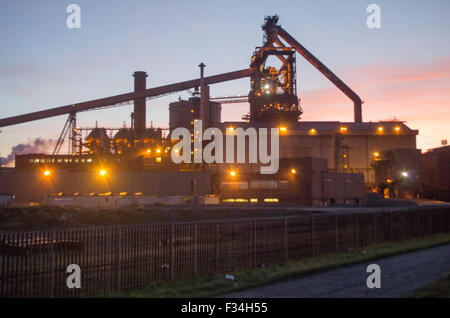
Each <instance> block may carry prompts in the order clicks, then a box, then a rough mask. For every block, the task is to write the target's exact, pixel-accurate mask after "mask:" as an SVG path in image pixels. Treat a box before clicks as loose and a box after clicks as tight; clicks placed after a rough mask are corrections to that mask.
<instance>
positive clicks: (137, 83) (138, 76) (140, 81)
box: [133, 72, 147, 134]
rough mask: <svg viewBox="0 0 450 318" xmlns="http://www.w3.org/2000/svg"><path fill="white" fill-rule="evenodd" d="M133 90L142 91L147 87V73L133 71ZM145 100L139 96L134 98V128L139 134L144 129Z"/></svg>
mask: <svg viewBox="0 0 450 318" xmlns="http://www.w3.org/2000/svg"><path fill="white" fill-rule="evenodd" d="M133 77H134V91H135V92H139V91H144V90H145V89H146V88H147V73H146V72H134V74H133ZM145 120H146V100H145V98H139V99H135V100H134V130H135V132H136V133H138V134H141V133H143V132H144V131H145Z"/></svg>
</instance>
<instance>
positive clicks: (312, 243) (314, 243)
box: [311, 214, 316, 256]
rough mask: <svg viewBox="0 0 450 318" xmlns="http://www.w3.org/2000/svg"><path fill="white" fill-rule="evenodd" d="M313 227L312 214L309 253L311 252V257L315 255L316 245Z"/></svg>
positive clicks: (312, 218)
mask: <svg viewBox="0 0 450 318" xmlns="http://www.w3.org/2000/svg"><path fill="white" fill-rule="evenodd" d="M314 227H315V225H314V214H313V215H311V252H312V256H314V255H315V253H316V249H315V245H316V235H315V228H314Z"/></svg>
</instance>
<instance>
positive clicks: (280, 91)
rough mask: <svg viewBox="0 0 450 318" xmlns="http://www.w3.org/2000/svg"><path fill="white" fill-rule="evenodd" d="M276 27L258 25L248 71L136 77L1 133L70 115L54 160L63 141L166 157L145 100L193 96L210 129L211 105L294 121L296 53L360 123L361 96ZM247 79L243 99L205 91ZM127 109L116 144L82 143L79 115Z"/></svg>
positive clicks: (103, 139)
mask: <svg viewBox="0 0 450 318" xmlns="http://www.w3.org/2000/svg"><path fill="white" fill-rule="evenodd" d="M277 23H278V16H277V15H274V16H269V17H266V18H265V23H264V24H263V25H262V30H263V31H264V42H263V45H262V46H261V47H257V48H256V49H255V51H254V53H253V56H252V58H251V62H250V67H249V68H247V69H242V70H238V71H233V72H227V73H223V74H218V75H213V76H204V67H205V64H203V63H201V64H200V65H199V67H200V78H196V79H193V80H188V81H183V82H178V83H174V84H168V85H163V86H158V87H153V88H147V87H146V78H147V76H148V75H147V73H146V72H135V73H134V74H133V76H134V91H133V92H129V93H125V94H120V95H115V96H109V97H105V98H100V99H95V100H90V101H85V102H81V103H75V104H70V105H66V106H61V107H56V108H48V109H45V108H46V107H43V108H44V110H40V111H36V112H32V113H28V114H23V115H18V116H13V117H8V118H3V119H0V127H6V126H11V125H17V124H22V123H26V122H30V121H35V120H40V119H45V118H50V117H55V116H61V115H68V119H67V121H66V124H65V125H64V129H63V131H62V132H61V135H60V137H59V139H58V141H57V144H56V147H55V150H54V152H53V155H58V153H59V151H60V149H61V147H62V145H63V143H64V140H65V139H66V137H68V139H69V154H71V155H73V154H78V155H82V154H89V155H92V154H95V153H97V152H98V153H101V154H102V155H104V154H107V155H108V156H109V155H120V156H124V155H127V156H129V157H128V159H133V160H135V159H136V158H137V157H138V156H140V155H141V154H142V153H143V151H144V150H145V152H147V153H151V149H150V147H154V148H155V150H157V149H159V150H158V154H159V151H161V149H165V150H166V151H165V152H166V153H167V149H169V147H170V146H171V144H170V141H167V140H164V138H162V135H161V129H153V128H146V100H148V99H154V98H158V97H161V96H165V95H168V94H172V93H175V92H180V91H188V92H189V93H190V94H191V95H192V96H194V95H199V96H200V103H199V111H198V116H197V111H195V112H194V110H193V109H192V110H190V112H192V113H195V115H196V116H197V117H196V119H202V120H203V121H204V127H208V120H209V118H211V109H210V108H211V102H215V103H216V104H217V103H220V104H221V103H223V104H227V103H242V102H248V103H249V104H250V113H249V114H248V115H245V116H244V119H245V120H246V121H248V122H250V123H254V122H287V121H298V120H299V117H300V115H301V114H302V109H301V107H300V100H299V98H298V96H297V87H296V81H297V80H296V53H299V54H300V55H301V56H302V57H304V58H305V59H306V60H307V61H308V62H309V63H311V64H312V65H313V66H314V67H315V68H316V69H317V70H319V71H320V72H321V73H322V74H323V75H324V76H325V77H326V78H328V79H329V80H330V81H331V82H332V83H333V84H334V85H336V86H337V87H338V88H339V89H340V90H341V91H342V92H343V93H344V94H346V95H347V96H348V97H349V98H350V99H351V100H352V101H353V103H354V120H355V122H362V115H361V112H362V111H361V104H362V101H361V99H360V98H359V96H358V95H357V94H356V93H355V92H354V91H353V90H351V89H350V88H349V87H348V86H347V85H346V84H345V83H344V82H343V81H342V80H341V79H339V78H338V77H337V76H336V75H335V74H334V73H333V72H332V71H331V70H330V69H328V68H327V67H326V66H325V65H324V64H323V63H322V62H321V61H319V60H318V59H317V58H316V57H315V56H314V55H313V54H312V53H311V52H309V51H308V50H307V49H306V48H305V47H303V46H302V45H301V44H300V43H299V42H297V41H296V40H295V39H294V38H293V37H292V36H291V35H290V34H289V33H287V32H286V31H285V30H284V29H283V28H282V27H281V26H280V25H278V24H277ZM272 57H274V58H275V59H278V60H279V61H280V62H281V66H275V65H273V64H270V63H271V60H270V59H271V58H272ZM278 64H280V63H278ZM246 77H249V78H250V92H249V93H248V95H247V96H245V95H244V96H242V97H241V96H231V97H229V98H227V97H225V98H214V97H213V98H210V96H209V85H212V84H217V83H222V82H227V81H232V80H237V79H241V78H246ZM199 88H200V91H199ZM191 89H194V92H191V91H190V90H191ZM128 104H134V112H133V113H132V114H131V118H132V122H131V128H130V129H128V128H125V127H124V128H122V129H120V130H119V132H118V133H117V135H116V136H117V138H116V137H115V138H114V140H111V139H110V138H109V137H108V136H107V134H106V131H104V129H103V128H95V129H93V130H92V132H91V134H89V136H88V137H87V138H86V140H85V142H84V143H83V140H82V138H81V134H80V133H79V131H78V127H77V126H76V115H77V113H79V112H84V111H89V110H97V109H102V108H109V107H118V106H123V105H128ZM83 147H84V148H87V151H84V150H83ZM131 154H132V155H131ZM157 158H158V157H157ZM159 160H161V159H159ZM125 161H126V160H125Z"/></svg>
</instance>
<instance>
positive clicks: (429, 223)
mask: <svg viewBox="0 0 450 318" xmlns="http://www.w3.org/2000/svg"><path fill="white" fill-rule="evenodd" d="M449 215H450V209H449V208H440V209H429V210H420V211H404V212H379V213H360V214H350V213H345V214H314V215H304V216H295V217H277V218H259V219H240V220H232V221H230V220H225V221H202V222H186V223H164V224H148V225H121V226H103V227H86V228H80V229H58V230H52V231H40V232H23V233H3V234H0V297H82V296H88V295H94V294H100V293H107V292H115V291H122V290H127V289H131V288H138V287H143V286H148V285H149V284H151V283H152V282H156V281H170V280H185V279H193V278H196V277H201V276H204V275H207V274H213V273H227V272H231V271H235V270H240V269H246V268H254V267H262V266H267V265H272V264H281V263H285V262H287V261H292V260H300V259H302V258H305V257H311V256H318V255H324V254H329V253H339V252H345V251H349V250H353V249H357V248H361V247H364V246H368V245H371V244H375V243H379V242H384V241H395V240H401V239H408V238H414V237H419V236H424V235H429V234H435V233H441V232H448V231H449ZM70 264H77V265H79V266H80V269H81V288H79V289H78V288H72V289H70V288H68V287H67V285H66V280H67V277H68V276H69V275H70V273H66V270H67V266H68V265H70Z"/></svg>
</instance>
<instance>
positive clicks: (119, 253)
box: [116, 226, 122, 291]
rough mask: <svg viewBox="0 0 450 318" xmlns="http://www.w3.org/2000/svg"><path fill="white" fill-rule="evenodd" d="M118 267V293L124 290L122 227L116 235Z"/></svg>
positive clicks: (119, 227) (118, 228)
mask: <svg viewBox="0 0 450 318" xmlns="http://www.w3.org/2000/svg"><path fill="white" fill-rule="evenodd" d="M116 239H117V243H116V266H117V269H116V271H117V273H116V276H117V286H116V289H117V291H121V290H122V281H121V280H122V264H121V262H122V226H118V227H117V233H116Z"/></svg>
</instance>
